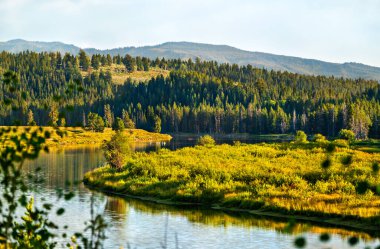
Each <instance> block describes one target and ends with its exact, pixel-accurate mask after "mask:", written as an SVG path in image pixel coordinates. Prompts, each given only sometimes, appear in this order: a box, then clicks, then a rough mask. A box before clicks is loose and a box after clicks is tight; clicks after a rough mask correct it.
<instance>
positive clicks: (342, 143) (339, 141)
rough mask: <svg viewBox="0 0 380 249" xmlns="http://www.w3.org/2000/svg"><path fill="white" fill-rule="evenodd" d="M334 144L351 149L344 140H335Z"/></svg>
mask: <svg viewBox="0 0 380 249" xmlns="http://www.w3.org/2000/svg"><path fill="white" fill-rule="evenodd" d="M333 144H334V145H335V146H336V147H341V148H349V147H350V144H349V143H348V141H347V140H344V139H335V140H334V141H333Z"/></svg>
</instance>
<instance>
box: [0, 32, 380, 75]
mask: <svg viewBox="0 0 380 249" xmlns="http://www.w3.org/2000/svg"><path fill="white" fill-rule="evenodd" d="M80 49H81V48H80V47H78V46H75V45H73V44H66V43H63V42H59V41H54V42H41V41H27V40H23V39H13V40H9V41H6V42H0V51H8V52H12V53H18V52H22V51H26V50H29V51H35V52H45V51H46V52H55V51H59V52H61V53H66V52H69V53H71V54H77V53H78V52H79V50H80ZM83 50H85V51H86V53H88V54H90V55H92V54H95V53H99V54H107V53H109V54H111V55H117V54H120V55H125V54H130V55H132V56H145V57H149V58H151V59H155V58H157V57H160V58H161V57H165V58H167V59H178V58H179V59H189V58H191V59H195V58H197V57H199V58H200V59H201V60H208V61H209V60H212V61H217V62H218V63H230V64H238V65H248V64H250V65H252V66H254V67H258V68H266V69H269V70H276V71H288V72H292V73H299V74H307V75H325V76H334V77H344V78H364V79H372V80H377V81H380V67H375V66H370V65H365V64H363V63H357V62H345V63H334V62H326V61H322V60H317V59H308V58H301V57H296V56H287V55H277V54H272V53H265V52H256V51H255V52H253V51H247V50H242V49H239V48H235V47H232V46H229V45H223V44H220V45H212V44H206V43H195V42H186V41H181V42H165V43H162V44H158V45H149V46H141V47H135V46H130V47H119V48H112V49H104V50H101V49H96V48H84V49H83Z"/></svg>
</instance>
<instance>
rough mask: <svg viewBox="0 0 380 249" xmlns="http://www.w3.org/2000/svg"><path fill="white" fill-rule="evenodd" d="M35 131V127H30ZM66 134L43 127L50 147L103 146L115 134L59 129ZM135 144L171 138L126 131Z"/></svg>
mask: <svg viewBox="0 0 380 249" xmlns="http://www.w3.org/2000/svg"><path fill="white" fill-rule="evenodd" d="M25 128H28V127H25V126H23V127H18V131H19V132H21V131H24V129H25ZM30 128H32V129H33V127H30ZM59 130H60V131H62V132H64V133H65V135H64V136H63V137H60V136H58V135H57V134H56V133H55V132H53V131H54V128H52V127H43V131H50V132H51V134H52V135H51V138H49V139H47V145H49V147H52V148H54V147H62V146H64V147H70V146H82V145H83V146H85V145H101V144H102V143H103V141H104V140H110V139H111V136H112V135H113V134H115V131H113V130H112V129H111V128H106V129H105V130H104V131H103V132H93V131H88V130H85V129H83V128H80V127H64V128H59ZM124 132H125V133H126V134H127V135H128V136H129V137H130V138H131V140H132V141H134V142H137V143H138V142H158V141H169V140H171V138H172V137H171V136H170V135H167V134H160V133H153V132H148V131H145V130H141V129H126V130H125V131H124Z"/></svg>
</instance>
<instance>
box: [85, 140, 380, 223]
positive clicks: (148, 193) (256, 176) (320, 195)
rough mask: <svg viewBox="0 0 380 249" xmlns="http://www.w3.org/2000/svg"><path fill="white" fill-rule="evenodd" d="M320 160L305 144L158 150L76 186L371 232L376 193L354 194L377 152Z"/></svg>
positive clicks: (372, 180) (370, 177)
mask: <svg viewBox="0 0 380 249" xmlns="http://www.w3.org/2000/svg"><path fill="white" fill-rule="evenodd" d="M327 156H328V155H327V152H326V149H324V148H321V147H320V146H319V145H318V144H313V143H309V144H305V145H296V144H290V143H282V144H256V145H246V144H236V145H234V146H231V145H218V146H213V147H200V146H197V147H194V148H183V149H180V150H177V151H168V150H165V149H163V150H161V151H158V152H154V153H136V154H135V155H134V156H133V157H132V158H131V159H130V160H129V162H128V163H127V165H126V166H125V167H124V168H123V170H122V171H120V172H117V171H115V170H114V169H111V168H110V167H108V166H106V167H102V168H99V169H96V170H94V171H92V172H89V173H87V174H86V175H85V177H84V182H85V184H87V185H88V186H91V187H93V188H97V189H101V190H105V191H111V192H114V193H115V192H116V193H118V194H127V195H133V196H143V198H147V197H148V198H154V199H157V200H160V201H164V202H166V203H171V202H173V203H191V204H203V205H208V206H212V207H214V208H216V207H217V208H221V209H224V208H227V209H231V210H245V211H249V212H259V213H260V214H264V213H271V214H276V215H286V216H289V217H293V216H299V217H305V218H306V219H314V220H318V219H319V220H320V221H323V220H325V221H327V222H329V223H334V222H335V223H337V224H338V223H341V224H340V225H344V226H347V227H348V226H350V227H355V228H357V229H359V227H361V228H362V229H366V227H367V229H371V230H377V225H378V224H379V221H378V219H377V216H378V215H379V214H380V197H379V196H378V195H377V194H376V193H375V192H376V190H375V189H376V188H374V187H370V188H369V189H368V190H367V191H366V192H365V193H364V194H360V195H359V194H357V191H358V188H359V186H360V184H361V183H362V182H363V181H364V180H367V181H368V184H369V185H370V186H377V185H379V184H380V179H379V175H378V173H374V172H373V170H372V166H373V163H374V162H375V161H380V154H376V153H375V154H368V153H365V152H361V151H356V150H351V149H347V148H337V149H336V152H335V153H334V154H332V155H330V159H331V165H330V167H329V168H328V169H323V168H322V167H321V164H322V163H323V162H324V161H325V160H326V158H327ZM348 158H351V159H350V160H347V159H348ZM343 223H344V224H343ZM379 230H380V229H379Z"/></svg>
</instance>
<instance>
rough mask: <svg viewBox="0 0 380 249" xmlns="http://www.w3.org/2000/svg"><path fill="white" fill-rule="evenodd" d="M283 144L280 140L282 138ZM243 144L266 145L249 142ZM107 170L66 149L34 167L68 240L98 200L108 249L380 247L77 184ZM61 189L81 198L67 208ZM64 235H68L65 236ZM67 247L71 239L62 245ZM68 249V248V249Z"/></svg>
mask: <svg viewBox="0 0 380 249" xmlns="http://www.w3.org/2000/svg"><path fill="white" fill-rule="evenodd" d="M276 139H278V138H276ZM232 140H237V139H236V138H235V139H232V138H228V137H227V138H219V140H218V141H219V142H232ZM239 140H242V141H243V142H260V141H258V140H255V139H245V138H244V137H240V138H239ZM194 143H195V137H192V136H186V137H185V136H183V137H181V136H180V137H176V138H175V139H174V140H173V141H172V142H170V143H150V144H149V143H148V144H139V145H136V147H135V149H136V150H145V151H150V150H155V149H157V148H159V147H168V148H171V149H176V148H179V147H183V146H191V145H193V144H194ZM103 164H104V158H103V155H102V152H101V150H100V149H99V148H97V147H84V148H76V149H65V150H62V151H56V152H50V153H49V154H42V155H41V156H40V157H39V158H38V159H37V160H35V161H31V162H28V163H27V165H26V168H25V169H26V170H27V171H28V172H30V173H33V172H35V170H36V168H37V167H40V168H41V169H42V170H41V171H40V172H39V173H38V176H39V177H40V178H41V179H44V182H43V183H39V184H38V185H33V186H34V190H33V192H32V193H31V195H32V196H34V198H35V202H36V205H38V203H41V199H44V200H47V201H48V202H52V203H54V204H55V205H57V206H63V207H64V208H65V210H66V211H65V213H64V214H63V215H62V216H59V217H57V216H52V217H51V219H52V220H53V221H54V222H55V223H57V224H58V225H59V226H60V227H61V228H62V227H63V226H64V225H67V226H68V229H67V230H66V232H67V233H68V235H70V234H74V233H75V232H78V231H82V230H83V228H84V227H85V225H84V222H85V221H86V220H89V219H90V199H91V196H92V195H93V196H94V197H95V203H96V205H95V207H96V212H97V213H100V214H102V216H103V217H104V219H105V220H106V221H107V223H108V224H109V227H108V229H107V231H106V236H107V239H106V241H105V248H205V249H206V248H210V249H213V248H215V249H216V248H218V249H219V248H289V249H290V248H295V247H294V244H293V242H294V239H295V238H297V237H298V236H304V237H306V239H307V246H306V247H305V248H364V247H365V246H370V247H372V248H374V245H375V244H376V245H379V240H378V239H374V238H371V236H369V235H368V234H366V233H362V232H355V231H348V230H345V229H340V228H333V227H322V226H317V225H312V224H311V225H310V224H305V223H299V224H296V226H295V227H294V229H293V232H292V233H291V234H290V233H285V232H284V230H285V229H284V228H285V227H286V226H287V224H288V223H287V221H286V220H273V219H269V218H266V217H258V216H253V215H247V214H236V213H226V212H221V211H215V210H209V209H205V208H183V207H174V206H167V205H162V204H155V203H151V202H146V201H139V200H136V199H131V198H120V197H116V196H108V195H105V194H102V193H98V192H94V191H90V190H89V189H87V188H86V187H85V186H83V184H77V183H76V182H78V181H80V180H81V179H82V178H83V175H84V174H85V173H86V172H88V171H90V170H92V169H94V168H96V167H99V166H101V165H103ZM57 188H62V189H66V190H71V191H73V192H75V197H74V198H73V199H72V200H70V201H68V202H63V201H59V200H57V199H56V190H57ZM62 231H64V230H62ZM325 232H328V233H330V234H332V238H331V240H330V241H329V242H328V243H321V242H320V241H319V236H320V234H321V233H325ZM350 236H357V237H360V238H362V239H361V240H360V243H359V244H358V245H357V246H355V247H350V246H349V245H348V242H347V241H348V238H349V237H350ZM59 241H60V243H64V242H65V241H67V239H63V238H61V239H59ZM62 247H63V246H62Z"/></svg>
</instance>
